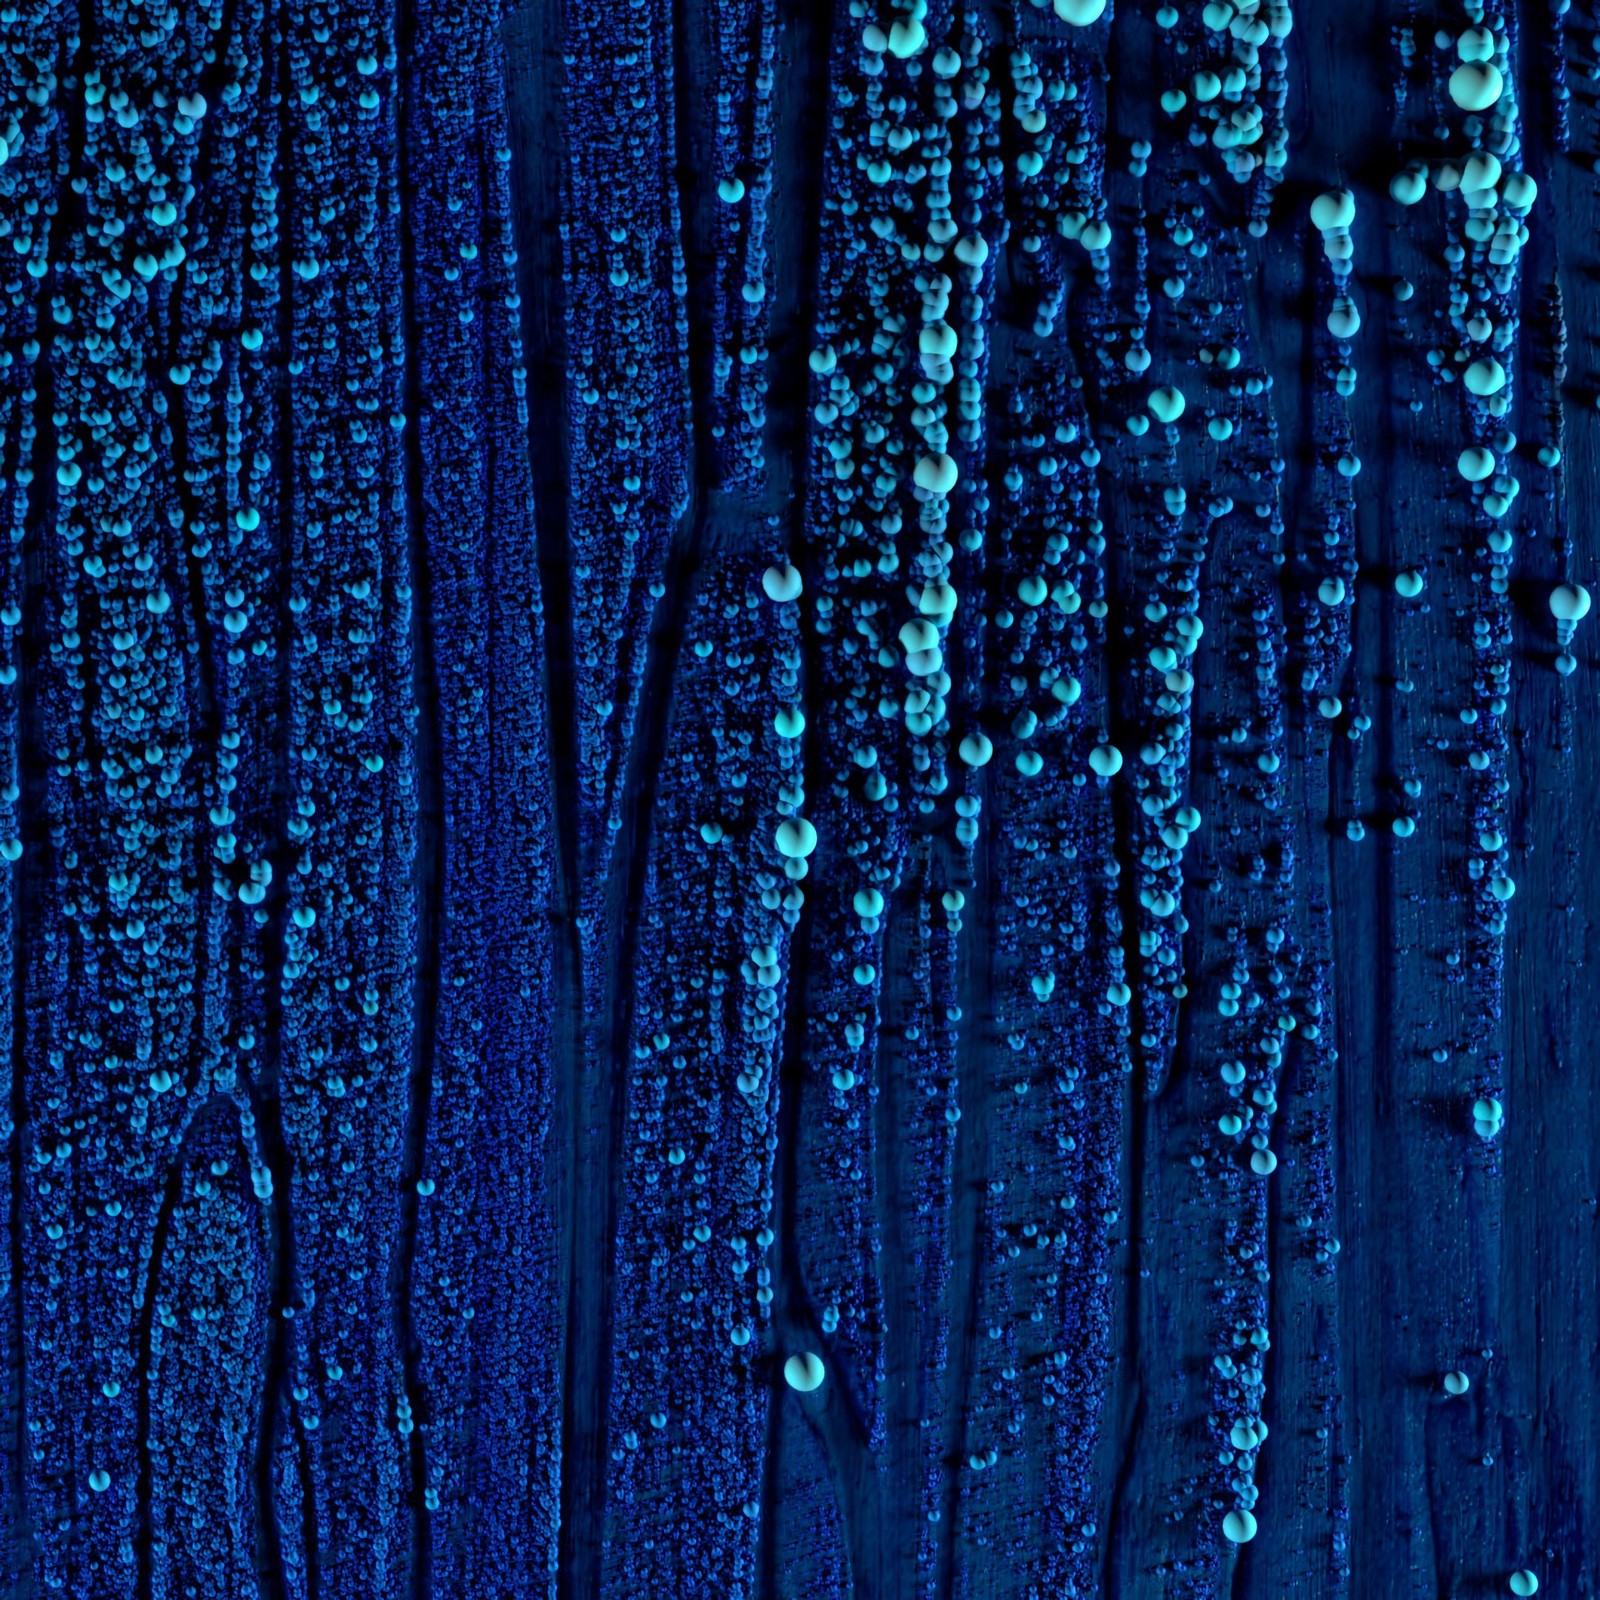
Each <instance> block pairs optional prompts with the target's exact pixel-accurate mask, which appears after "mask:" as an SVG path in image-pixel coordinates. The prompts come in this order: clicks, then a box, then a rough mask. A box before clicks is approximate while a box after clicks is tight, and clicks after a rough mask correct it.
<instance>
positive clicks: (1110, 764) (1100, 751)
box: [1089, 744, 1122, 778]
mask: <svg viewBox="0 0 1600 1600" xmlns="http://www.w3.org/2000/svg"><path fill="white" fill-rule="evenodd" d="M1089 770H1090V771H1091V772H1093V773H1094V774H1095V776H1096V777H1099V778H1114V777H1115V776H1116V775H1117V774H1118V773H1119V772H1121V771H1122V752H1121V751H1120V750H1119V749H1117V747H1116V746H1115V745H1114V744H1097V745H1096V746H1095V747H1094V749H1093V750H1091V751H1090V752H1089Z"/></svg>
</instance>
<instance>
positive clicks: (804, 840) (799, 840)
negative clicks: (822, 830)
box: [773, 817, 817, 861]
mask: <svg viewBox="0 0 1600 1600" xmlns="http://www.w3.org/2000/svg"><path fill="white" fill-rule="evenodd" d="M773 842H774V844H776V846H777V848H778V854H779V855H780V856H783V857H784V858H785V859H786V860H789V861H804V860H805V859H806V857H807V856H809V855H810V854H811V852H812V851H813V850H815V849H816V848H817V830H816V828H815V827H813V826H812V824H811V823H810V822H809V821H808V820H807V819H806V818H805V817H787V818H785V819H784V821H782V822H781V823H779V824H778V831H777V833H776V834H775V835H774V836H773Z"/></svg>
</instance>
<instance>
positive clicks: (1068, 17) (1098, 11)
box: [1054, 0, 1106, 28]
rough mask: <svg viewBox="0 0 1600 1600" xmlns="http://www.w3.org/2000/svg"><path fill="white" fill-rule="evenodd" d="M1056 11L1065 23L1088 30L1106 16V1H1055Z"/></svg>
mask: <svg viewBox="0 0 1600 1600" xmlns="http://www.w3.org/2000/svg"><path fill="white" fill-rule="evenodd" d="M1054 9H1055V14H1056V15H1057V16H1058V17H1060V18H1061V20H1062V21H1063V22H1066V23H1070V24H1071V25H1072V26H1073V27H1074V28H1087V27H1091V26H1092V25H1093V24H1094V23H1096V22H1098V21H1099V20H1100V18H1101V17H1102V16H1103V15H1104V14H1105V9H1106V0H1054Z"/></svg>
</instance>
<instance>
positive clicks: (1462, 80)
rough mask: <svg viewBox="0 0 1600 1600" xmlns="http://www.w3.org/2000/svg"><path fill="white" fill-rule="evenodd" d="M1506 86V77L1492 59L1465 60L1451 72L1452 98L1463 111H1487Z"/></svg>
mask: <svg viewBox="0 0 1600 1600" xmlns="http://www.w3.org/2000/svg"><path fill="white" fill-rule="evenodd" d="M1504 88H1505V79H1504V78H1503V77H1502V76H1501V75H1500V69H1499V68H1498V67H1497V66H1495V64H1494V63H1493V62H1492V61H1464V62H1462V64H1461V65H1460V66H1459V67H1457V68H1456V70H1455V71H1454V72H1452V73H1451V74H1450V98H1451V99H1452V100H1454V101H1455V103H1456V104H1457V105H1458V106H1460V108H1461V109H1462V110H1463V111H1487V110H1488V109H1489V108H1490V107H1491V106H1493V105H1494V104H1495V102H1496V101H1497V100H1499V98H1500V94H1501V91H1502V90H1503V89H1504Z"/></svg>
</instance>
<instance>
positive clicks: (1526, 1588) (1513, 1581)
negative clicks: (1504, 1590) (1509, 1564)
mask: <svg viewBox="0 0 1600 1600" xmlns="http://www.w3.org/2000/svg"><path fill="white" fill-rule="evenodd" d="M1507 1587H1508V1588H1509V1589H1510V1590H1511V1592H1512V1594H1514V1595H1521V1596H1523V1597H1524V1600H1526V1596H1528V1595H1531V1594H1538V1592H1539V1580H1538V1578H1536V1577H1535V1576H1534V1574H1533V1573H1531V1572H1530V1571H1529V1570H1528V1569H1527V1568H1526V1567H1519V1568H1518V1569H1517V1570H1516V1571H1515V1572H1513V1573H1512V1574H1511V1576H1510V1578H1509V1579H1508V1580H1507Z"/></svg>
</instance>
